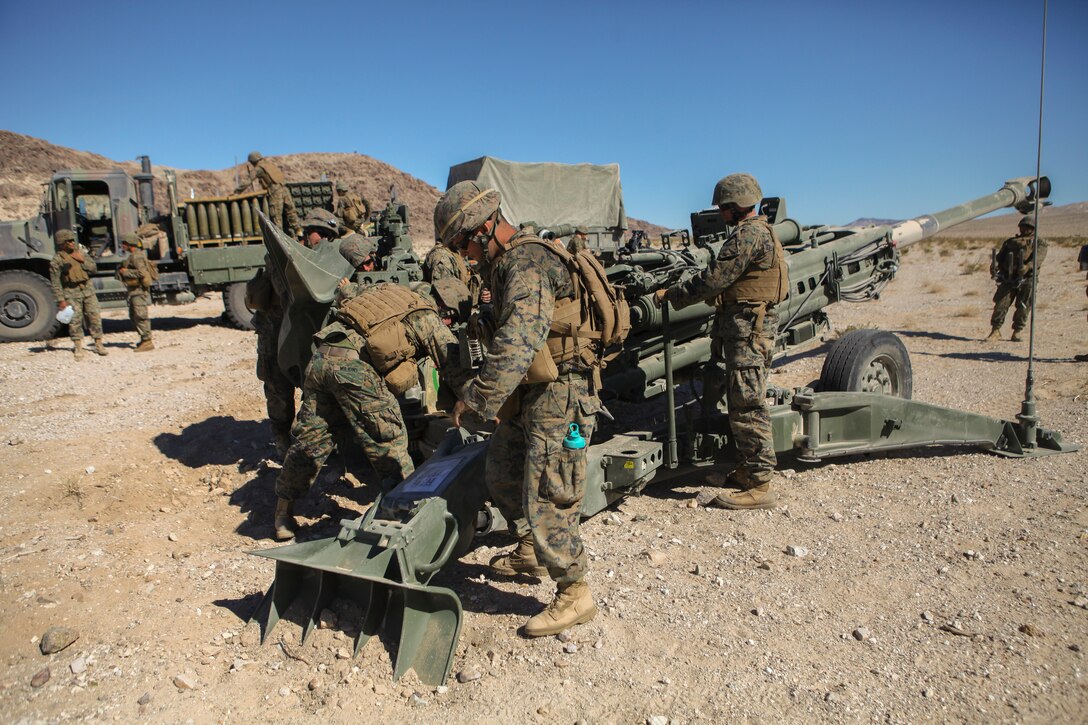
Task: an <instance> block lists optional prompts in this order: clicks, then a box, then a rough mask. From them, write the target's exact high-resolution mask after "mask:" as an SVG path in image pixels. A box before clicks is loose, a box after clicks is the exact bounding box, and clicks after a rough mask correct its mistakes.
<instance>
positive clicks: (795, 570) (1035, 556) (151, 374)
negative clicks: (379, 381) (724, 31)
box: [0, 248, 1088, 723]
mask: <svg viewBox="0 0 1088 725" xmlns="http://www.w3.org/2000/svg"><path fill="white" fill-rule="evenodd" d="M977 254H978V252H977V250H976V251H962V250H955V251H950V250H943V249H940V248H933V249H929V250H920V249H914V250H911V251H910V252H909V253H908V255H907V257H906V259H905V260H904V265H903V269H902V271H901V273H900V275H899V277H898V278H897V279H896V281H895V282H894V283H893V284H892V285H891V286H890V287H889V288H888V290H887V291H886V293H885V295H884V298H883V299H882V300H880V301H879V302H876V303H871V304H865V305H838V306H836V307H834V308H832V316H833V319H834V321H835V324H836V327H837V328H839V329H845V328H849V327H881V328H884V329H890V330H893V331H895V332H896V333H897V334H899V336H900V337H901V338H902V339H903V341H904V342H905V344H906V345H907V347H908V348H909V349H910V351H911V356H912V360H913V364H914V397H915V398H917V399H920V400H924V401H927V402H931V403H936V404H939V405H945V406H951V407H957V408H963V409H966V410H970V411H974V412H977V413H983V414H987V415H993V416H1002V417H1012V416H1013V415H1015V413H1016V412H1017V411H1018V409H1019V405H1020V401H1021V399H1022V398H1023V381H1024V375H1025V370H1026V362H1025V359H1026V354H1027V347H1028V346H1027V343H1011V342H1001V343H983V342H980V339H981V338H982V337H984V336H985V335H986V333H987V332H988V329H989V325H988V319H989V313H990V295H991V294H992V290H993V288H992V285H991V283H990V282H989V280H988V279H987V278H986V274H985V271H976V272H974V273H973V274H964V272H967V271H971V270H972V269H974V263H975V261H976V260H975V256H977ZM1045 272H1046V278H1045V281H1044V283H1043V285H1042V286H1041V289H1040V303H1039V305H1038V318H1039V320H1038V328H1039V332H1040V334H1039V336H1038V338H1037V340H1036V348H1035V349H1036V354H1037V358H1038V359H1037V362H1036V366H1035V375H1036V383H1037V387H1036V392H1037V398H1038V401H1039V413H1040V415H1041V417H1042V422H1043V425H1045V426H1046V427H1049V428H1053V429H1057V430H1060V431H1061V432H1062V433H1063V434H1064V436H1065V437H1066V439H1068V440H1073V441H1077V442H1080V443H1082V444H1083V443H1088V402H1086V400H1088V364H1085V363H1075V362H1073V361H1072V359H1071V358H1072V356H1073V355H1074V354H1076V353H1084V352H1088V323H1086V321H1085V311H1086V307H1085V297H1084V284H1085V283H1084V273H1083V272H1078V271H1076V265H1075V250H1070V249H1054V250H1052V251H1051V256H1050V257H1049V258H1048V259H1047V264H1046V269H1045ZM220 311H221V303H220V302H219V300H218V299H217V298H215V299H201V300H199V301H198V302H197V303H195V304H193V305H190V306H187V307H179V308H169V307H155V308H153V319H152V322H153V325H154V328H155V344H156V348H157V349H156V350H155V351H154V352H152V353H149V354H146V355H145V354H140V355H136V354H133V353H132V352H131V347H132V345H133V343H134V342H135V334H134V333H133V332H132V331H131V329H130V327H129V323H128V321H127V320H126V319H124V315H123V313H122V312H118V311H111V312H108V313H106V317H107V320H106V331H107V334H106V344H107V348H108V349H109V351H110V355H109V356H108V357H105V358H100V357H96V356H94V355H89V356H87V358H86V359H84V360H82V361H80V362H78V363H76V362H75V361H73V359H72V355H71V353H70V352H69V343H68V341H67V340H65V339H60V340H57V341H56V342H55V346H54V347H53V348H52V349H51V348H50V347H49V346H47V345H45V344H43V343H27V344H8V345H3V346H0V381H2V382H0V420H2V426H0V470H2V471H3V475H2V476H0V498H2V499H3V500H4V501H5V502H6V503H5V505H4V506H3V508H2V510H0V618H2V621H3V622H4V627H3V628H2V629H0V656H2V657H3V661H4V669H3V671H2V673H0V712H3V713H4V717H5V719H6V720H8V721H14V722H36V721H63V720H74V719H103V720H118V721H125V722H128V721H135V720H141V721H151V722H212V721H247V720H274V721H298V720H300V719H312V720H320V721H323V722H345V723H347V722H351V723H355V722H359V721H360V719H364V720H365V721H370V722H381V721H395V722H434V721H436V720H442V721H447V722H473V721H482V720H489V721H499V722H575V721H579V720H581V721H584V722H629V723H636V722H646V721H648V720H649V719H651V718H658V719H656V720H652V721H653V722H666V721H668V722H674V723H694V722H724V721H786V722H798V721H805V722H810V721H836V722H839V721H844V720H845V721H904V722H916V721H936V720H941V721H948V720H951V721H1017V722H1070V721H1078V720H1083V718H1084V713H1085V712H1086V711H1088V693H1086V691H1085V684H1084V681H1083V678H1082V674H1083V673H1082V670H1081V667H1082V665H1084V664H1085V661H1084V658H1085V652H1084V650H1085V648H1088V609H1086V607H1088V557H1086V546H1088V511H1086V507H1085V495H1086V493H1085V491H1086V487H1085V484H1086V482H1088V475H1086V471H1088V466H1086V465H1085V463H1084V461H1085V454H1084V453H1083V452H1081V453H1075V454H1071V455H1064V456H1052V457H1043V458H1033V459H1024V460H1014V459H1005V458H1000V457H997V456H992V455H987V454H985V453H981V452H975V451H961V450H954V449H940V450H936V451H930V452H927V453H925V454H923V453H918V452H904V453H900V454H894V455H891V454H889V455H872V456H858V457H853V458H849V459H841V460H836V461H834V462H830V463H825V464H805V463H803V462H800V461H796V460H788V459H787V460H783V461H782V463H781V466H780V469H781V470H780V472H779V473H778V474H777V475H776V478H775V486H776V487H777V488H778V490H779V492H780V494H781V498H782V502H783V503H782V506H781V507H780V508H778V509H777V510H774V511H770V512H759V513H752V512H735V513H734V512H725V511H721V510H716V509H707V508H704V507H703V506H700V505H698V504H697V502H696V496H697V494H699V493H700V492H702V491H708V490H713V489H709V488H708V487H707V486H706V485H704V481H702V480H696V479H688V480H680V481H677V482H673V483H670V484H661V485H659V486H653V485H651V486H650V487H649V488H648V489H647V491H646V492H645V494H644V495H643V496H641V497H638V498H631V499H627V500H625V501H623V502H622V503H620V504H619V505H618V506H616V507H615V508H614V509H611V510H608V511H606V512H604V513H602V514H600V515H598V516H596V517H595V518H593V519H591V520H589V521H587V522H586V523H585V525H584V528H583V531H584V536H585V541H586V546H587V548H588V550H589V554H590V558H591V562H592V563H591V567H592V569H591V573H590V575H589V582H590V585H591V587H592V591H593V595H594V597H595V599H596V601H597V604H598V606H599V607H600V613H599V614H598V616H597V618H596V619H595V620H593V621H592V622H591V623H589V624H587V625H584V626H581V627H578V628H576V629H575V630H573V632H572V633H571V640H570V641H569V642H562V641H560V640H559V639H557V638H555V637H548V638H544V639H539V640H528V639H524V638H521V637H519V636H518V635H517V634H516V629H517V627H519V626H520V625H521V624H522V623H523V621H524V620H525V618H526V617H527V616H529V615H531V614H533V613H535V612H536V611H538V609H539V608H540V607H541V606H542V603H543V602H545V601H546V600H547V599H548V598H549V597H550V595H551V591H552V588H551V586H550V585H549V584H547V583H528V584H519V583H516V582H509V581H492V580H491V579H490V578H488V576H487V574H486V568H485V567H486V563H487V561H488V559H489V558H490V557H491V556H492V555H494V553H495V552H496V551H497V550H498V549H499V547H503V546H506V545H507V541H506V540H505V539H503V538H502V537H499V536H492V537H489V538H487V539H485V540H484V541H483V542H482V545H481V546H480V547H479V548H477V549H476V550H474V551H473V552H471V553H470V554H468V555H467V556H466V557H465V558H464V559H462V561H461V562H459V563H458V564H456V565H455V566H452V567H450V568H449V569H448V570H446V571H443V572H442V573H441V574H440V575H439V576H438V577H437V580H436V582H435V583H437V584H440V585H443V586H448V587H450V588H452V589H454V590H455V591H456V592H458V594H459V595H460V597H461V600H462V602H463V603H464V607H465V621H464V627H463V630H462V633H461V640H460V644H459V646H458V649H457V652H456V659H455V662H454V669H453V672H454V676H453V677H451V678H450V680H449V681H448V682H447V683H446V684H445V685H444V686H442V687H440V688H434V687H427V686H424V685H422V684H420V683H419V681H418V680H417V679H415V676H414V674H412V673H409V674H408V675H407V676H406V677H404V678H403V679H401V680H400V681H399V682H393V681H392V680H391V673H392V667H391V665H390V662H389V655H388V654H387V653H386V651H385V649H384V648H383V647H382V646H381V645H380V644H379V643H378V642H371V643H370V644H368V645H367V646H366V647H365V648H364V650H363V652H362V653H361V654H360V656H359V657H357V658H354V659H351V658H350V657H348V658H344V655H345V654H348V652H347V650H348V649H350V647H351V642H350V641H349V640H348V639H347V638H346V637H345V636H344V635H343V633H342V632H341V631H340V629H339V628H334V629H327V630H318V631H317V632H316V633H315V635H314V636H313V637H312V638H311V640H310V641H308V642H307V643H306V644H305V645H304V646H303V645H300V644H299V642H298V636H299V631H300V630H299V628H298V627H297V626H296V625H291V624H289V623H284V624H281V625H280V626H279V627H278V628H277V629H276V630H275V631H274V633H273V638H272V641H271V642H269V643H268V644H266V645H265V646H258V643H257V641H256V640H257V637H256V631H255V629H254V627H252V626H249V627H247V625H246V620H247V618H248V617H249V616H250V614H251V613H252V612H253V610H254V609H255V607H256V606H257V603H258V602H259V601H260V597H261V595H262V593H263V592H264V590H265V589H266V588H267V587H268V585H269V583H270V582H271V581H272V575H273V565H272V562H271V561H268V560H266V559H262V558H258V557H253V556H248V555H247V554H246V552H247V551H249V550H254V549H265V548H268V547H271V546H273V542H271V541H270V540H268V539H267V538H265V537H266V536H267V535H268V533H269V526H268V524H269V521H270V520H271V516H272V508H273V501H274V494H273V492H272V486H273V482H274V479H275V475H276V472H277V466H276V464H275V463H274V462H272V461H270V460H269V455H270V454H271V452H272V450H271V448H269V447H268V445H267V441H268V438H269V429H268V426H267V424H266V423H265V422H264V421H263V401H262V397H261V392H260V384H259V383H258V381H257V380H256V378H255V377H254V375H253V369H254V358H255V353H254V338H253V336H252V334H251V333H245V332H241V331H237V330H233V329H229V328H227V327H225V326H222V325H221V324H220V323H219V322H218V317H219V314H220ZM1007 334H1008V327H1006V337H1007ZM825 349H826V346H824V348H821V349H817V350H813V351H808V352H805V353H802V354H799V355H795V356H793V357H791V358H789V359H787V360H785V361H783V362H781V363H779V364H778V365H777V372H776V373H775V374H774V375H773V378H772V379H773V381H774V382H776V383H778V384H782V385H801V384H805V383H808V382H810V381H812V380H815V379H816V378H817V377H818V376H819V369H820V364H821V356H822V355H821V354H822V352H823V351H824V350H825ZM342 471H343V467H342V465H339V464H337V465H334V466H330V467H329V468H328V469H327V470H326V473H325V474H324V475H323V476H322V478H321V480H320V481H319V483H318V485H317V486H316V487H315V490H314V491H313V492H312V493H311V495H310V496H309V498H308V499H307V500H306V502H305V503H304V504H303V505H302V506H301V513H302V515H303V516H302V520H303V521H304V522H305V523H306V524H308V529H307V535H309V536H318V535H327V534H331V533H333V532H335V530H336V528H337V525H338V522H339V521H340V519H342V518H346V517H352V516H355V515H357V514H358V513H359V512H360V511H362V510H363V509H364V507H365V506H366V504H367V502H368V501H369V500H370V498H371V496H370V494H369V489H367V488H366V487H365V486H363V487H360V486H357V485H355V484H357V483H358V479H357V478H356V477H355V476H352V475H342ZM363 478H364V479H365V478H366V476H365V475H363ZM788 547H793V548H792V549H791V551H792V552H793V553H794V554H798V555H790V554H788V553H787V549H788ZM54 626H63V627H67V628H70V629H71V630H74V633H76V634H78V639H76V640H75V641H74V642H73V643H72V644H71V645H70V646H68V647H67V648H65V649H63V650H61V651H59V652H57V653H56V654H52V655H48V656H47V655H43V654H42V653H41V651H40V638H41V637H42V635H43V634H44V633H45V632H46V630H48V629H49V628H50V627H54ZM572 645H573V646H572ZM46 668H48V680H47V681H45V682H44V684H42V682H41V680H42V679H44V678H45V676H46V675H45V673H44V672H43V671H44V670H45V669H46ZM458 674H460V675H461V677H460V679H459V678H458V677H457V675H458ZM35 678H37V679H36V680H35ZM32 680H35V683H34V684H38V685H39V686H38V687H35V686H33V685H32ZM460 680H465V681H464V682H461V681H460Z"/></svg>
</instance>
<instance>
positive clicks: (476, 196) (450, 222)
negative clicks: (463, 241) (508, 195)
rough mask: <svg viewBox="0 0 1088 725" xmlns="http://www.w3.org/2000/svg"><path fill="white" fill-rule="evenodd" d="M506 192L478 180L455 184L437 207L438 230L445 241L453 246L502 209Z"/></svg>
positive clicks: (437, 232)
mask: <svg viewBox="0 0 1088 725" xmlns="http://www.w3.org/2000/svg"><path fill="white" fill-rule="evenodd" d="M501 202H502V196H501V195H500V194H499V192H498V191H496V190H495V189H488V188H483V187H481V186H480V185H479V184H477V183H476V182H475V181H459V182H457V183H456V184H454V185H453V186H451V187H450V188H449V189H448V190H447V191H446V193H445V194H443V195H442V198H441V199H439V200H438V205H437V206H435V208H434V228H435V234H437V235H438V239H439V240H440V241H441V242H442V244H444V245H446V246H447V247H450V246H453V243H454V242H455V241H457V240H458V239H459V238H460V237H461V235H462V234H463V233H464V232H470V231H472V230H474V229H478V228H479V227H481V226H482V225H483V223H484V222H486V221H487V220H488V219H490V218H491V216H492V215H493V214H494V213H495V212H497V211H498V210H499V204H500V203H501Z"/></svg>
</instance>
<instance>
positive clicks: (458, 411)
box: [450, 400, 472, 428]
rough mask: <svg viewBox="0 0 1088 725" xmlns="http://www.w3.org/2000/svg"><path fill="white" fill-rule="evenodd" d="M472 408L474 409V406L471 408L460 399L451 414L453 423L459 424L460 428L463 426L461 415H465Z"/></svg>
mask: <svg viewBox="0 0 1088 725" xmlns="http://www.w3.org/2000/svg"><path fill="white" fill-rule="evenodd" d="M470 410H472V408H469V407H468V405H466V404H465V401H463V400H458V401H457V403H456V405H454V406H453V412H452V413H451V414H450V418H452V419H453V424H454V425H455V426H457V427H458V428H460V427H461V416H463V415H464V414H465V413H467V412H469V411H470Z"/></svg>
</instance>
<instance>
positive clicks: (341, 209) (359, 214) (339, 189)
mask: <svg viewBox="0 0 1088 725" xmlns="http://www.w3.org/2000/svg"><path fill="white" fill-rule="evenodd" d="M335 211H336V216H337V217H339V218H340V221H341V222H343V225H344V228H345V229H350V230H351V231H354V232H362V231H363V230H364V228H365V227H366V225H367V223H368V222H369V221H370V202H369V201H367V200H366V199H365V198H364V197H362V196H360V195H359V194H356V193H354V192H350V191H348V185H347V184H346V183H345V182H343V181H337V182H336V210H335Z"/></svg>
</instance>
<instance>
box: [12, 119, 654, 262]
mask: <svg viewBox="0 0 1088 725" xmlns="http://www.w3.org/2000/svg"><path fill="white" fill-rule="evenodd" d="M271 158H274V159H275V160H276V162H277V163H279V164H280V166H281V168H282V169H283V171H284V174H286V176H287V179H288V180H289V181H303V180H308V179H319V178H321V177H322V175H324V176H325V177H326V178H328V179H329V180H330V181H333V182H336V181H345V182H347V184H348V186H349V187H351V188H352V189H353V190H355V191H357V192H359V193H361V194H362V195H363V196H364V197H365V198H366V199H367V200H368V201H369V202H370V204H371V207H372V208H374V209H380V208H382V207H384V206H385V204H386V203H388V201H389V198H390V189H391V187H394V186H395V187H396V191H397V198H398V200H399V201H401V202H404V203H407V204H408V208H409V212H410V215H411V218H410V219H409V222H410V224H411V228H412V236H413V237H414V238H415V240H416V242H417V244H422V245H423V246H427V244H428V243H429V241H430V240H431V239H433V238H434V222H433V214H434V205H435V203H436V202H437V201H438V198H439V197H440V196H441V195H442V192H441V191H440V190H439V189H437V188H435V187H434V186H431V185H430V184H428V183H427V182H425V181H422V180H421V179H417V178H416V177H414V176H412V175H410V174H407V173H405V172H403V171H401V170H400V169H397V168H395V167H393V166H390V165H389V164H387V163H385V162H383V161H379V160H378V159H374V158H371V157H369V156H364V155H363V154H358V153H298V154H287V155H285V156H274V157H271ZM151 162H152V165H153V171H154V173H155V199H156V204H157V205H158V206H159V208H160V209H161V208H163V207H164V206H165V199H166V186H165V181H164V179H165V171H166V169H167V168H169V167H165V166H159V165H157V164H155V159H154V158H152V159H151ZM248 166H249V165H248V164H246V163H242V164H240V165H238V166H231V167H228V168H226V169H222V170H219V171H208V170H188V169H173V170H174V172H175V173H176V174H177V179H178V193H179V194H181V195H182V196H183V197H186V196H189V195H190V194H192V195H193V196H196V197H203V196H218V195H225V194H227V193H229V192H231V191H233V189H234V188H235V185H236V179H238V178H241V179H246V178H247V169H248ZM139 167H140V165H139V163H138V162H136V161H113V160H111V159H108V158H106V157H105V156H101V155H99V154H95V153H91V152H89V151H77V150H75V149H70V148H67V147H64V146H58V145H56V144H51V143H49V142H48V141H44V140H42V139H39V138H34V137H33V136H25V135H23V134H18V133H13V132H11V131H4V130H0V169H2V171H0V219H23V218H27V217H30V216H33V215H34V214H35V213H37V210H38V204H39V203H40V200H41V189H42V184H43V183H45V182H47V181H48V180H49V177H50V176H51V175H52V174H53V172H54V171H56V170H58V169H78V168H85V169H109V168H122V169H124V170H125V171H128V172H129V173H135V172H137V171H139ZM628 224H629V227H630V229H632V230H634V229H642V230H644V231H646V232H647V233H648V234H649V235H650V236H651V237H653V238H658V237H659V235H660V234H661V232H663V231H666V229H665V227H662V226H658V225H656V224H651V223H650V222H646V221H642V220H640V219H635V218H630V217H629V218H628Z"/></svg>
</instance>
